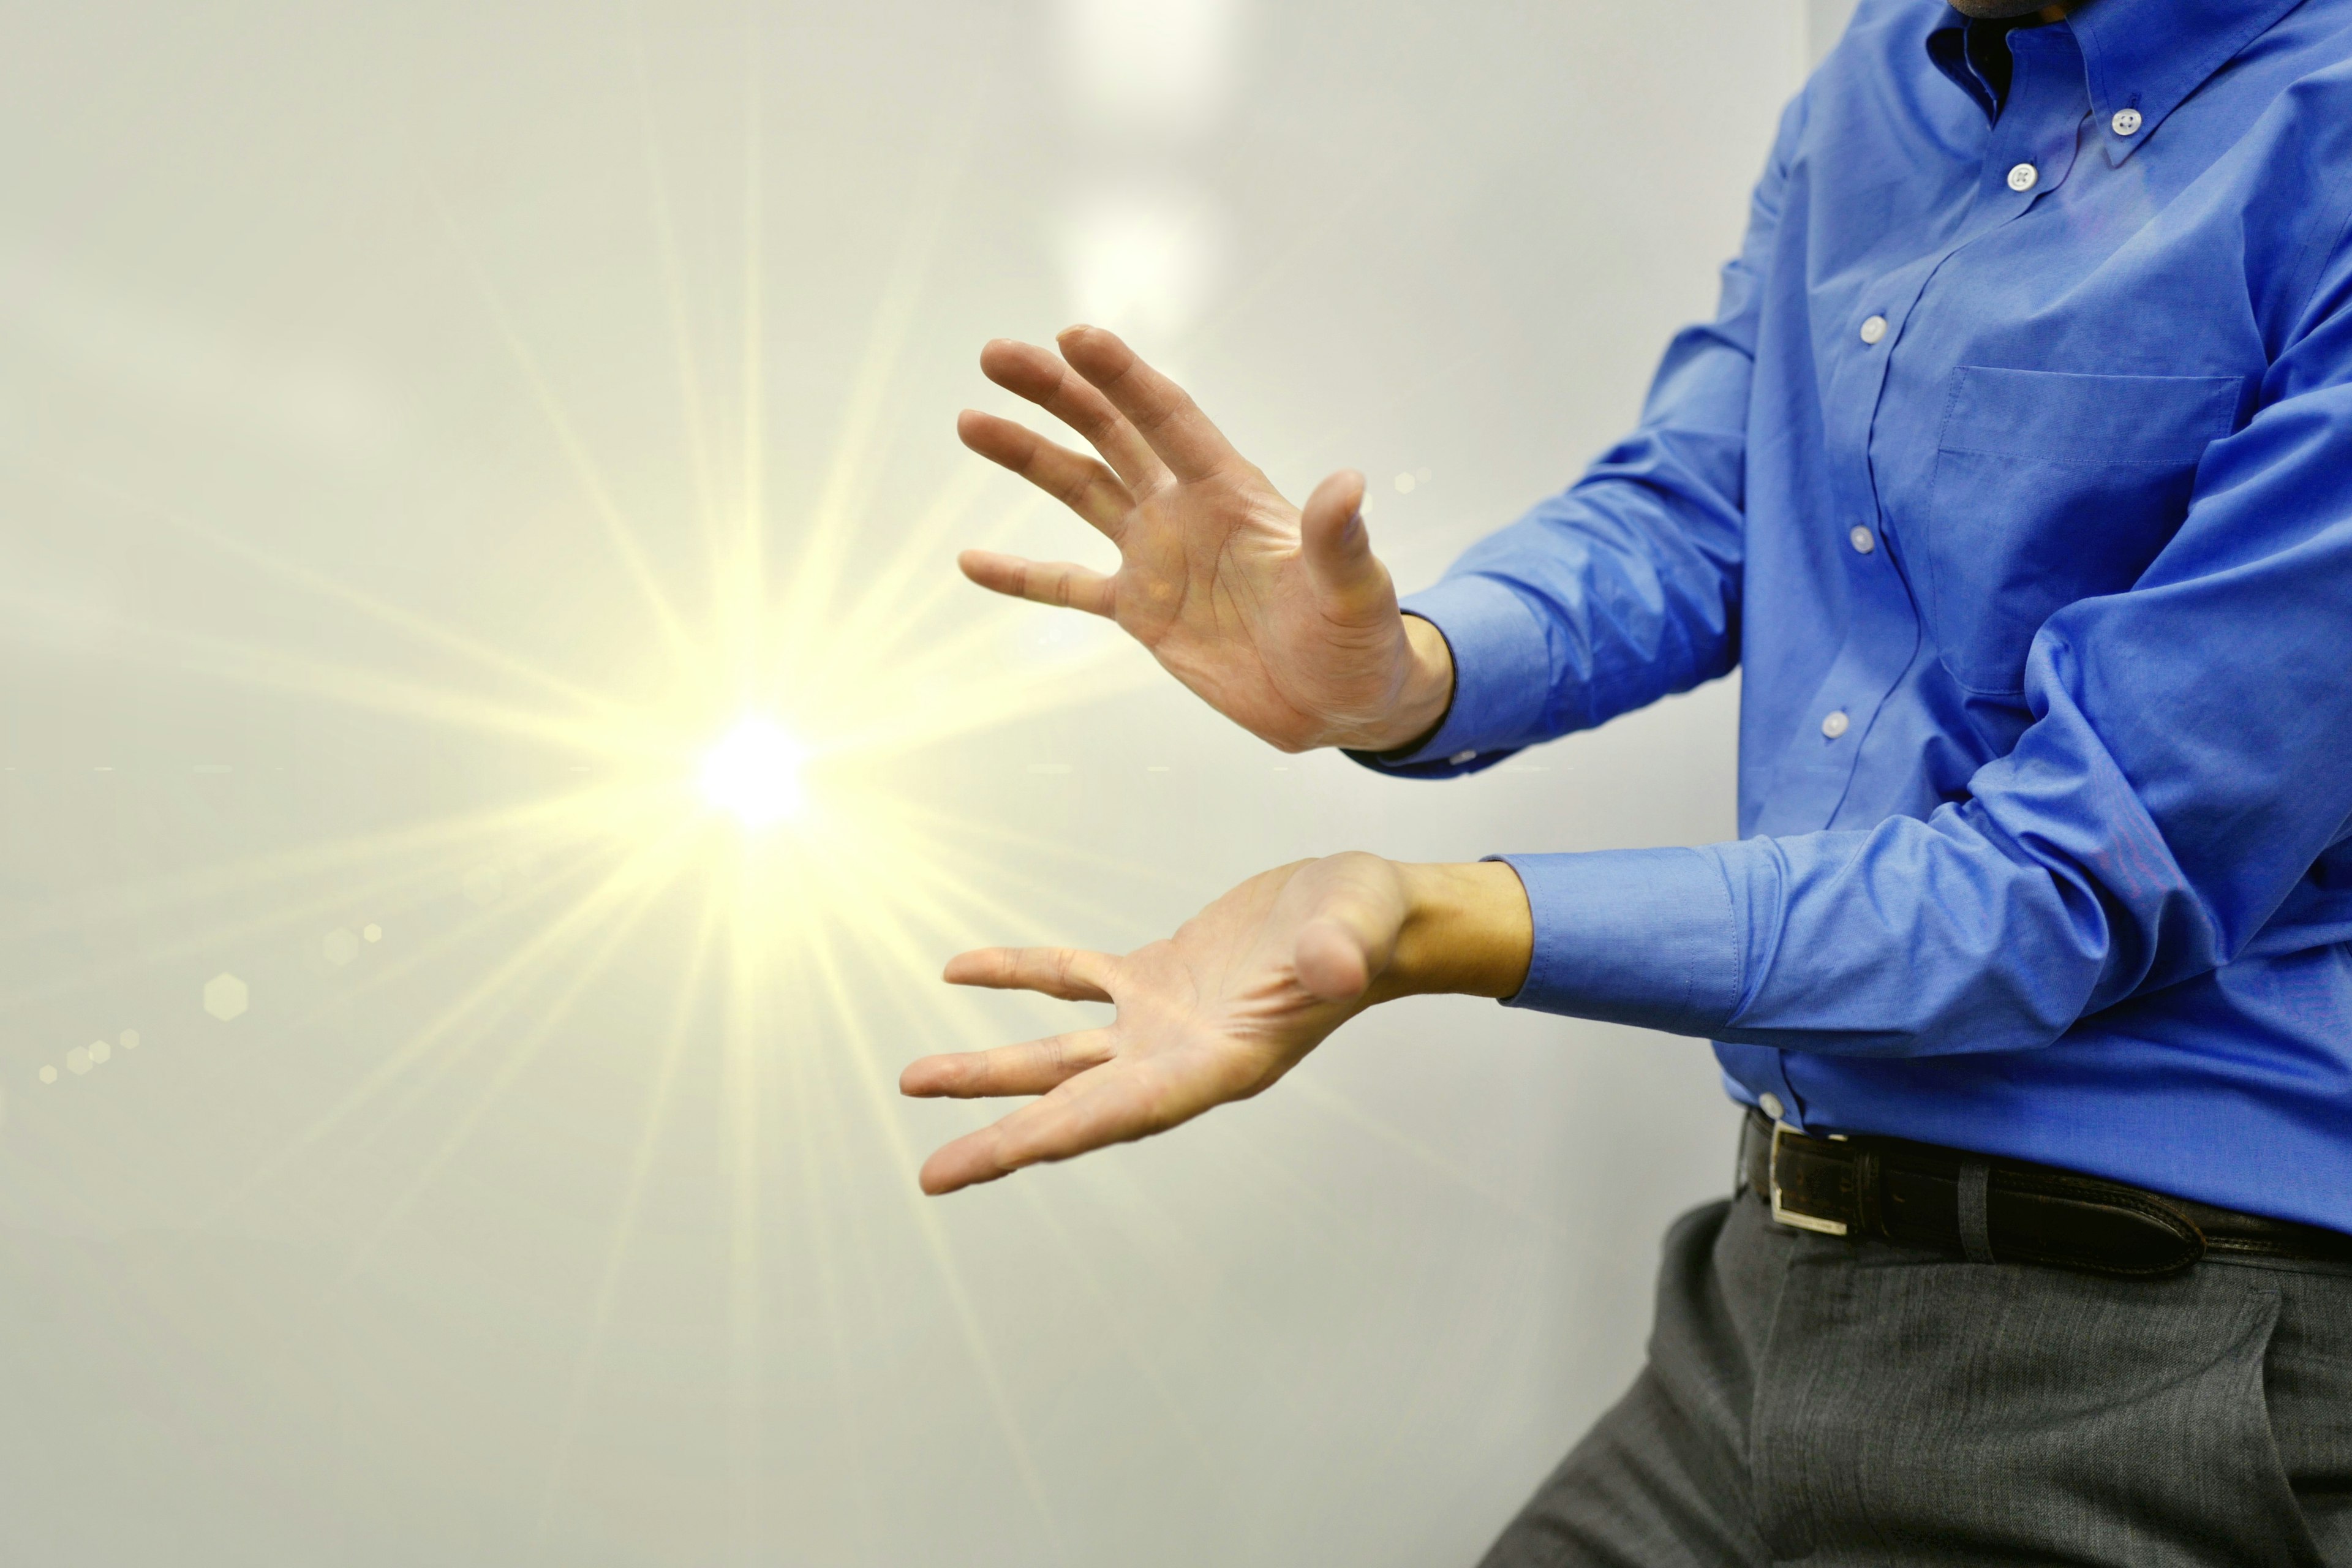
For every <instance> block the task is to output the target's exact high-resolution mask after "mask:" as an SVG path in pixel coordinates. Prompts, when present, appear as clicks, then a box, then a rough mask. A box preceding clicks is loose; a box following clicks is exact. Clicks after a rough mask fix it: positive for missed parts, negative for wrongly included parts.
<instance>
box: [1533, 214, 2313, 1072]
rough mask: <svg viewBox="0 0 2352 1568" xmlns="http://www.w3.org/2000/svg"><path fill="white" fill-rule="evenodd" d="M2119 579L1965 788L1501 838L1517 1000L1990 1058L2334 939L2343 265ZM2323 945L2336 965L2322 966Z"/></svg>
mask: <svg viewBox="0 0 2352 1568" xmlns="http://www.w3.org/2000/svg"><path fill="white" fill-rule="evenodd" d="M2344 250H2345V247H2344V245H2343V244H2342V243H2341V242H2340V241H2339V244H2338V247H2337V252H2338V253H2337V254H2336V255H2335V256H2334V257H2332V258H2326V260H2325V261H2324V263H2323V265H2322V266H2321V268H2320V269H2319V276H2318V281H2317V283H2316V285H2315V287H2314V288H2313V289H2308V290H2305V294H2306V295H2307V299H2308V302H2307V303H2305V304H2303V305H2302V306H2300V307H2299V310H2298V311H2297V313H2296V314H2295V316H2294V319H2293V321H2291V323H2290V324H2289V326H2288V330H2287V331H2285V332H2284V340H2285V346H2284V347H2283V348H2282V350H2281V351H2280V352H2278V353H2277V354H2276V355H2275V357H2274V358H2273V361H2272V363H2271V366H2270V369H2269V370H2268V372H2267V373H2266V374H2265V375H2264V377H2263V384H2262V387H2261V389H2260V394H2259V395H2258V396H2257V398H2256V399H2255V407H2256V412H2255V414H2254V416H2253V417H2252V419H2251V420H2249V421H2248V422H2247V423H2246V424H2245V426H2243V427H2242V428H2241V429H2240V430H2239V431H2238V432H2237V433H2236V434H2234V435H2232V436H2230V437H2226V438H2225V439H2223V440H2221V441H2217V442H2215V443H2214V444H2213V445H2212V446H2211V447H2208V448H2207V450H2206V453H2205V457H2204V460H2203V462H2202V464H2201V465H2200V468H2199V471H2198V479H2197V485H2196V489H2195V491H2194V493H2193V495H2192V498H2191V500H2190V504H2189V511H2188V514H2187V517H2186V519H2185V521H2183V523H2182V525H2181V527H2180V529H2179V531H2178V532H2177V533H2176V534H2175V535H2174V536H2173V538H2172V540H2171V541H2170V542H2168V545H2167V546H2166V548H2165V549H2164V551H2163V552H2161V553H2160V554H2159V555H2158V558H2157V559H2156V561H2155V562H2154V563H2153V564H2152V565H2151V566H2150V567H2149V568H2148V570H2147V572H2146V573H2145V574H2143V575H2142V576H2141V578H2140V579H2139V581H2138V582H2137V583H2136V584H2134V585H2133V586H2132V588H2131V589H2130V590H2128V591H2126V592H2124V593H2120V594H2114V595H2102V596H2098V597H2094V598H2086V599H2083V600H2079V601H2077V602H2075V603H2074V604H2073V605H2068V606H2066V607H2065V608H2064V609H2062V610H2061V611H2059V612H2058V613H2057V614H2056V615H2054V616H2052V617H2051V618H2050V619H2049V621H2048V622H2047V623H2045V624H2044V626H2042V629H2041V631H2040V633H2039V634H2038V635H2037V636H2036V637H2035V638H2034V640H2033V643H2032V649H2031V653H2030V655H2029V658H2028V662H2027V668H2026V678H2025V679H2026V686H2025V689H2026V698H2027V702H2028V705H2029V711H2030V712H2031V714H2032V723H2031V724H2030V726H2029V727H2028V728H2027V729H2026V731H2024V733H2023V734H2022V735H2021V738H2020V740H2019V742H2018V743H2017V745H2016V747H2015V749H2014V750H2013V751H2011V753H2010V754H2009V755H2007V756H2005V757H2002V758H2000V759H1998V760H1996V761H1994V762H1991V763H1987V764H1985V765H1984V766H1983V767H1982V768H1981V769H1979V771H1978V772H1977V773H1976V774H1975V775H1974V777H1973V779H1972V780H1971V781H1970V792H1969V796H1968V797H1967V798H1966V799H1964V800H1961V801H1958V802H1956V803H1953V804H1950V805H1945V806H1943V807H1941V808H1939V809H1937V811H1936V812H1935V813H1934V814H1933V815H1932V816H1928V817H1927V818H1926V819H1924V820H1922V819H1919V818H1914V817H1894V818H1890V819H1889V820H1887V821H1885V822H1884V823H1881V824H1880V825H1879V826H1876V827H1874V828H1872V829H1870V830H1868V831H1856V832H1823V833H1815V834H1807V835H1801V836H1792V837H1779V838H1770V837H1759V838H1751V839H1747V840H1744V841H1741V842H1738V843H1734V844H1721V845H1716V846H1713V847H1708V848H1705V849H1696V850H1664V851H1643V852H1638V853H1617V852H1606V853H1601V854H1591V855H1570V856H1513V857H1506V858H1507V859H1508V860H1509V861H1510V863H1511V865H1512V866H1513V867H1514V868H1517V870H1518V872H1519V874H1520V876H1521V878H1522V879H1524V880H1525V882H1526V884H1527V887H1528V898H1529V901H1530V903H1531V904H1532V905H1533V906H1534V910H1535V924H1536V931H1537V940H1536V953H1535V962H1534V964H1533V967H1532V968H1531V969H1530V972H1529V974H1528V982H1527V984H1526V985H1525V987H1524V988H1523V989H1522V990H1521V992H1520V993H1519V994H1518V995H1517V997H1515V998H1513V999H1512V1000H1513V1001H1514V1002H1515V1003H1516V1004H1517V1005H1523V1006H1530V1007H1537V1008H1541V1009H1544V1010H1547V1011H1551V1012H1559V1013H1568V1014H1574V1015H1577V1016H1591V1017H1602V1018H1615V1019H1622V1020H1623V1021H1626V1022H1633V1023H1641V1024H1645V1025H1649V1026H1654V1027H1658V1028H1664V1029H1669V1030H1673V1031H1675V1032H1677V1033H1683V1034H1691V1035H1698V1036H1703V1037H1712V1038H1714V1039H1717V1040H1721V1041H1726V1042H1728V1043H1731V1044H1738V1045H1759V1046H1778V1047H1790V1048H1801V1049H1805V1050H1810V1051H1817V1052H1832V1053H1843V1054H1849V1055H1856V1056H1865V1055H1874V1056H1914V1055H1929V1054H1937V1053H1949V1052H1963V1051H2016V1050H2028V1049H2034V1048H2038V1047H2042V1046H2046V1045H2048V1044H2050V1043H2051V1042H2053V1041H2054V1040H2056V1039H2057V1038H2058V1037H2060V1036H2061V1035H2062V1034H2063V1033H2064V1032H2065V1031H2066V1030H2067V1029H2069V1028H2070V1027H2072V1026H2074V1023H2075V1022H2076V1021H2077V1020H2079V1019H2081V1018H2083V1017H2084V1016H2087V1015H2090V1014H2094V1013H2097V1012H2099V1011H2101V1010H2103V1009H2105V1008H2108V1007H2112V1006H2115V1005H2117V1004H2119V1003H2122V1002H2125V1001H2127V1000H2129V999H2131V998H2133V997H2136V996H2138V995H2141V994H2146V993H2148V992H2152V991H2155V990H2157V989H2159V988H2161V987H2164V986H2167V985H2171V984H2178V983H2179V982H2181V981H2183V980H2187V979H2190V978H2193V977H2195V976H2198V975H2200V974H2203V973H2209V972H2210V971H2212V970H2213V969H2216V968H2218V967H2220V966H2221V965H2223V964H2226V963H2230V962H2231V961H2232V960H2233V959H2235V958H2237V957H2239V956H2241V955H2242V954H2245V953H2247V952H2250V951H2254V952H2259V951H2263V950H2262V948H2261V945H2260V944H2261V941H2262V933H2263V930H2264V928H2265V927H2266V926H2269V925H2271V924H2272V923H2273V920H2274V919H2275V918H2276V917H2278V916H2279V915H2280V913H2281V911H2282V910H2289V911H2291V912H2292V914H2293V915H2294V921H2293V922H2292V923H2293V925H2294V927H2295V928H2297V929H2298V930H2299V931H2302V932H2303V939H2302V941H2301V942H2299V943H2298V945H2304V944H2306V943H2307V942H2308V941H2309V940H2310V932H2311V931H2313V930H2316V931H2319V932H2321V933H2322V934H2323V936H2324V935H2325V934H2326V932H2329V931H2336V932H2337V933H2338V939H2339V940H2342V939H2352V739H2347V738H2352V678H2347V649H2352V260H2347V257H2346V255H2345V254H2343V252H2344ZM2329 961H2330V962H2338V961H2340V960H2338V959H2330V960H2329Z"/></svg>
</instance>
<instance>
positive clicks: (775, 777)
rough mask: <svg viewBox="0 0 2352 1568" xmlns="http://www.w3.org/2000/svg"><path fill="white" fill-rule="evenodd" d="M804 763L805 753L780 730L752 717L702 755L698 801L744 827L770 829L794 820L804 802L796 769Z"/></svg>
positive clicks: (778, 727)
mask: <svg viewBox="0 0 2352 1568" xmlns="http://www.w3.org/2000/svg"><path fill="white" fill-rule="evenodd" d="M807 760H808V754H807V752H804V751H803V750H802V748H801V744H800V742H797V741H795V740H793V738H792V736H790V735H788V734H786V733H785V732H784V729H783V726H782V725H780V724H778V723H777V722H776V721H774V720H772V719H764V718H761V717H759V716H757V715H754V716H752V717H751V718H749V719H745V720H743V721H741V722H740V723H738V724H737V725H736V726H735V727H734V728H733V729H731V730H730V731H727V733H726V734H725V735H724V736H722V737H721V738H720V739H719V743H718V744H717V745H715V746H713V747H711V748H710V750H709V752H705V753H704V754H703V758H702V769H701V772H700V773H698V775H697V779H696V783H697V784H698V787H699V788H700V789H701V791H702V798H703V799H704V800H706V801H708V802H709V804H710V805H714V806H716V807H718V808H719V810H721V811H724V812H728V813H730V814H731V815H732V816H734V817H735V818H736V819H737V820H738V821H740V822H741V823H742V824H743V826H746V827H751V828H763V827H773V826H775V825H776V824H777V823H779V822H782V821H783V820H784V819H785V818H786V817H788V816H795V815H797V814H798V813H799V811H800V809H801V807H802V805H803V804H804V803H805V801H804V797H803V795H802V793H801V766H802V764H803V763H805V762H806V761H807Z"/></svg>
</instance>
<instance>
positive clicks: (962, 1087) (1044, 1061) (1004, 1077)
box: [898, 1029, 1111, 1100]
mask: <svg viewBox="0 0 2352 1568" xmlns="http://www.w3.org/2000/svg"><path fill="white" fill-rule="evenodd" d="M1110 1057H1111V1046H1110V1031H1109V1030H1108V1029H1081V1030H1079V1031H1077V1032H1076V1033H1075V1034H1069V1035H1055V1036H1054V1037H1051V1038H1050V1039H1044V1040H1031V1041H1029V1042H1028V1043H1027V1044H1025V1045H1018V1046H999V1047H997V1048H996V1049H994V1050H992V1051H956V1052H952V1053H950V1054H949V1055H946V1056H938V1057H925V1058H922V1060H920V1061H917V1062H910V1063H908V1066H907V1070H906V1071H904V1072H902V1073H900V1074H899V1075H898V1092H899V1093H900V1094H904V1095H910V1096H913V1097H914V1098H916V1099H918V1100H932V1099H942V1098H944V1099H948V1100H983V1099H986V1098H988V1097H990V1096H992V1095H1000V1094H1044V1093H1045V1092H1046V1091H1047V1090H1048V1089H1056V1088H1059V1087H1060V1086H1061V1085H1062V1084H1063V1083H1064V1082H1066V1080H1068V1079H1073V1078H1076V1076H1077V1075H1078V1074H1080V1073H1082V1072H1084V1071H1086V1070H1087V1068H1092V1067H1100V1066H1101V1065H1102V1064H1103V1063H1105V1062H1107V1061H1108V1060H1110Z"/></svg>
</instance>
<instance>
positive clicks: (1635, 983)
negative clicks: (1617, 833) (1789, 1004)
mask: <svg viewBox="0 0 2352 1568" xmlns="http://www.w3.org/2000/svg"><path fill="white" fill-rule="evenodd" d="M1722 848H1732V849H1736V848H1737V846H1723V847H1717V848H1710V849H1604V850H1599V851H1595V852H1592V853H1588V854H1582V855H1497V856H1494V857H1492V858H1494V859H1497V860H1501V861H1502V862H1503V863H1504V864H1506V865H1507V866H1509V867H1510V868H1511V869H1512V870H1514V871H1516V872H1517V873H1518V875H1519V881H1520V883H1521V885H1522V886H1524V887H1525V888H1526V889H1527V892H1528V910H1529V912H1530V913H1531V914H1532V915H1533V916H1534V919H1535V952H1534V956H1533V959H1532V961H1531V962H1530V963H1528V978H1527V981H1526V983H1525V984H1522V985H1521V986H1520V987H1519V989H1518V992H1517V994H1516V995H1512V996H1509V997H1507V998H1505V999H1504V1005H1506V1006H1510V1007H1529V1008H1533V1009H1535V1010H1537V1011H1538V1012H1544V1013H1561V1014H1566V1015H1568V1016H1571V1017H1577V1018H1599V1019H1602V1020H1605V1021H1607V1022H1610V1023H1615V1024H1633V1025H1638V1026H1641V1027H1643V1028H1646V1029H1663V1030H1664V1031H1665V1032H1667V1033H1668V1034H1674V1035H1695V1036H1696V1037H1699V1038H1701V1039H1707V1038H1712V1037H1714V1036H1716V1035H1717V1034H1719V1033H1721V1032H1722V1031H1723V1030H1724V1029H1725V1028H1726V1027H1727V1026H1728V1025H1729V1023H1730V1020H1731V1017H1732V1016H1733V1015H1734V1014H1735V1013H1737V1012H1738V1008H1739V1001H1740V995H1741V988H1742V984H1743V976H1742V973H1741V971H1742V969H1743V966H1744V963H1743V961H1744V955H1745V952H1746V943H1745V942H1744V940H1743V938H1742V935H1741V931H1742V929H1743V922H1742V921H1741V920H1740V918H1739V911H1738V910H1737V909H1736V908H1735V907H1734V904H1733V890H1732V889H1733V884H1732V880H1731V879H1729V878H1728V877H1727V876H1726V875H1725V868H1724V865H1723V861H1722V858H1721V854H1720V849H1722Z"/></svg>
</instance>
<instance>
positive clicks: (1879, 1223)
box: [1739, 1111, 2352, 1279]
mask: <svg viewBox="0 0 2352 1568" xmlns="http://www.w3.org/2000/svg"><path fill="white" fill-rule="evenodd" d="M1739 1169H1740V1173H1741V1175H1742V1176H1743V1178H1744V1179H1745V1184H1746V1186H1747V1187H1748V1189H1749V1190H1750V1191H1752V1192H1753V1193H1755V1194H1756V1195H1757V1197H1758V1198H1759V1199H1760V1200H1761V1201H1763V1202H1764V1203H1766V1204H1769V1205H1771V1209H1772V1217H1773V1218H1774V1219H1775V1220H1776V1221H1778V1222H1779V1223H1780V1224H1782V1225H1785V1226H1794V1227H1795V1228H1797V1229H1799V1230H1811V1231H1818V1232H1821V1233H1822V1234H1824V1235H1828V1236H1845V1237H1876V1238H1878V1239H1880V1240H1883V1241H1891V1242H1895V1243H1896V1244H1897V1245H1899V1246H1904V1247H1927V1248H1930V1249H1933V1250H1937V1251H1943V1252H1950V1253H1957V1254H1958V1255H1960V1256H1962V1257H1964V1258H1970V1259H1972V1260H1973V1261H1975V1262H1979V1263H2040V1264H2047V1265H2050V1266H2052V1267H2054V1268H2079V1269H2083V1270H2085V1271H2087V1272H2089V1273H2093V1274H2105V1275H2112V1276H2116V1277H2118V1278H2122V1279H2152V1278H2155V1277H2158V1276H2160V1275H2166V1274H2177V1273H2179V1271H2180V1270H2181V1269H2184V1268H2189V1266H2190V1265H2191V1264H2194V1263H2195V1262H2197V1261H2198V1259H2200V1258H2206V1257H2209V1256H2210V1257H2217V1258H2223V1257H2226V1258H2292V1259H2298V1260H2307V1261H2319V1262H2330V1263H2344V1264H2352V1236H2347V1235H2344V1234H2343V1233H2341V1232H2338V1231H2333V1230H2326V1229H2323V1228H2321V1227H2320V1226H2311V1225H2296V1224H2294V1223H2292V1222H2290V1221H2287V1220H2278V1219H2265V1218H2263V1217H2262V1216H2261V1215H2250V1214H2238V1213H2235V1212H2233V1211H2231V1210H2229V1209H2220V1208H2214V1207H2211V1206H2210V1205H2205V1204H2197V1203H2190V1202H2189V1201H2188V1200H2186V1199H2183V1198H2175V1197H2168V1196H2165V1195H2163V1194H2158V1193H2151V1192H2147V1191H2145V1190H2143V1189H2141V1188H2138V1187H2129V1186H2126V1185H2124V1184H2122V1183H2120V1182H2109V1181H2102V1180H2101V1179H2099V1178H2098V1177H2096V1176H2084V1175H2080V1174H2077V1173H2074V1172H2073V1171H2061V1170H2056V1169H2053V1168H2052V1167H2050V1166H2047V1165H2029V1164H2026V1163H2022V1162H2021V1161H2016V1160H1995V1159H1990V1158H1987V1157H1985V1156H1982V1155H1977V1154H1970V1153H1968V1152H1963V1151H1961V1150H1958V1149H1939V1148H1937V1147H1936V1146H1935V1145H1933V1144H1930V1143H1910V1142H1902V1141H1900V1140H1897V1139H1893V1138H1865V1137H1860V1136H1856V1137H1853V1138H1816V1137H1811V1136H1809V1135H1807V1134H1805V1133H1802V1132H1799V1131H1795V1130H1794V1129H1791V1128H1788V1127H1776V1126H1774V1125H1773V1124H1772V1123H1771V1122H1769V1121H1766V1120H1765V1119H1764V1118H1763V1117H1762V1116H1761V1115H1759V1114H1758V1113H1756V1112H1754V1111H1750V1112H1749V1113H1748V1121H1747V1124H1746V1125H1745V1126H1744V1127H1742V1128H1741V1129H1740V1134H1739Z"/></svg>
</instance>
